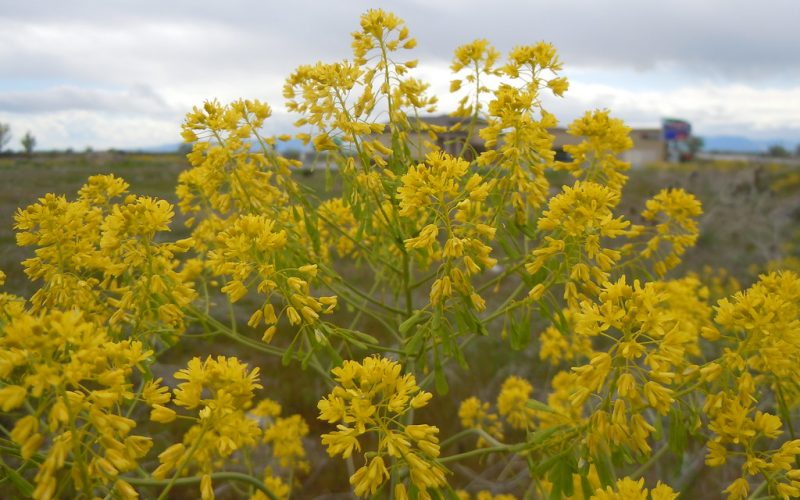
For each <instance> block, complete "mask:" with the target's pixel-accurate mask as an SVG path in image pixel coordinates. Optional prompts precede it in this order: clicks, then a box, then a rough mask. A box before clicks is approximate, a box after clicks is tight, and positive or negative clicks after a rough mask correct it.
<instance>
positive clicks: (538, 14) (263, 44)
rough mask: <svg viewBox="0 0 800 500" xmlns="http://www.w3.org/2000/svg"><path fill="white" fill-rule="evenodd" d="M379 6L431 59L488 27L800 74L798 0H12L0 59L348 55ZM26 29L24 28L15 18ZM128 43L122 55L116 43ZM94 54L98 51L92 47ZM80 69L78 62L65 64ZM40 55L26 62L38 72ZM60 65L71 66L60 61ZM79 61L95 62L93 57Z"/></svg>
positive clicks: (571, 57)
mask: <svg viewBox="0 0 800 500" xmlns="http://www.w3.org/2000/svg"><path fill="white" fill-rule="evenodd" d="M374 5H383V6H384V7H385V8H388V9H391V10H394V11H395V12H397V14H398V15H400V16H401V17H403V18H405V19H406V21H407V22H408V24H409V26H410V27H411V29H412V32H413V33H415V34H416V35H417V36H418V38H419V39H420V50H421V51H422V52H420V53H421V54H422V55H423V56H425V57H437V58H442V59H445V60H447V59H449V58H450V56H451V53H452V50H453V49H454V48H455V46H456V45H459V44H461V43H465V42H468V41H470V40H472V39H474V38H478V37H485V38H488V39H490V40H491V41H493V42H494V43H495V44H496V45H497V46H498V47H500V48H501V49H504V50H507V49H509V48H511V47H512V46H514V45H517V44H522V43H531V42H535V41H538V40H541V39H544V40H549V41H552V42H554V43H555V44H556V45H557V47H558V48H559V49H560V50H561V52H562V54H563V58H564V59H565V60H566V61H567V62H569V63H570V64H576V65H594V66H608V65H612V66H619V67H632V68H638V69H641V70H646V69H648V68H652V67H654V66H656V65H658V64H663V63H668V64H675V65H678V66H681V67H684V68H686V69H687V70H690V71H693V72H696V73H698V74H702V75H711V76H714V77H719V78H747V79H753V80H758V79H760V78H763V77H764V76H766V75H775V74H785V75H788V76H797V75H798V74H800V58H798V57H797V54H796V49H797V47H798V46H800V30H797V29H796V19H797V14H798V6H797V4H796V2H794V1H793V0H770V1H765V2H752V1H743V0H704V1H702V2H697V1H694V0H671V1H669V2H646V1H645V2H643V1H640V0H612V1H602V2H601V1H595V0H562V1H559V2H542V1H528V2H525V1H502V0H500V1H495V2H492V3H491V4H488V3H486V2H483V1H480V2H479V1H475V0H468V1H443V2H431V3H424V2H416V1H405V2H388V1H383V2H369V3H367V2H356V1H354V2H312V1H310V0H305V1H303V0H298V1H294V2H281V3H278V2H244V1H230V2H227V3H226V5H225V7H224V8H222V7H221V6H220V4H218V3H212V2H206V3H203V2H196V1H194V2H187V1H182V0H179V1H170V2H161V1H153V0H145V1H139V2H135V3H134V2H127V3H120V2H95V1H88V0H79V1H72V2H60V1H58V0H51V1H43V2H16V3H14V4H12V5H10V6H6V7H5V8H4V19H3V22H2V25H0V27H2V28H3V29H1V30H0V33H5V34H4V35H0V41H2V42H3V43H2V45H0V47H1V46H5V47H6V49H4V50H3V49H0V61H2V60H3V59H7V58H8V57H10V55H9V54H10V51H11V50H13V51H14V53H15V54H16V55H17V56H16V57H14V59H15V60H16V62H17V63H22V62H23V61H21V59H24V57H23V56H24V55H26V53H27V56H30V57H31V59H32V60H34V61H35V60H36V59H37V58H38V57H42V56H43V55H44V53H45V52H47V51H52V50H56V51H59V50H67V51H69V47H68V46H62V47H60V48H59V47H58V46H57V45H56V46H52V45H49V44H48V45H45V44H46V43H47V42H56V43H57V42H58V41H59V39H61V40H64V41H66V42H68V43H69V44H70V45H72V44H75V43H77V44H79V45H80V44H84V45H86V46H87V47H86V48H87V49H88V50H89V52H88V53H86V55H87V56H94V55H96V53H98V52H102V51H107V53H108V54H109V56H110V57H119V58H126V57H127V56H131V57H133V61H132V62H136V63H145V67H147V65H146V62H147V61H146V59H147V58H146V57H143V56H144V55H147V54H149V55H150V56H151V57H153V56H155V57H156V58H157V59H158V60H162V61H163V60H168V61H170V62H171V63H173V64H174V65H175V66H174V69H175V70H177V71H183V70H185V69H189V67H194V70H195V71H198V72H200V73H201V74H202V73H204V72H205V70H207V69H211V68H214V67H216V68H229V67H230V66H231V64H232V63H236V64H242V63H247V65H249V66H251V67H252V66H257V67H261V68H263V67H264V66H265V65H268V66H269V67H270V68H271V69H273V70H279V71H284V72H285V71H287V70H288V69H291V67H293V66H295V65H297V64H300V63H302V62H312V61H314V60H316V59H318V58H323V59H327V58H333V57H345V56H347V55H348V53H349V50H348V46H349V40H348V38H347V34H348V33H349V32H350V31H352V30H354V29H355V28H357V27H358V16H359V14H360V13H361V12H362V11H363V10H365V9H366V8H368V7H371V6H374ZM20 26H23V27H25V28H27V29H26V33H25V36H24V37H22V38H20V37H17V35H16V33H17V32H18V30H19V27H20ZM113 49H126V51H127V52H126V53H116V54H115V53H113ZM87 59H90V60H91V59H92V57H87ZM66 63H68V64H67V65H68V66H73V65H74V66H78V67H79V68H80V67H81V64H80V62H79V61H75V62H72V63H69V62H68V61H62V64H61V65H56V68H54V69H58V66H63V65H64V64H66ZM37 67H40V66H39V65H37V64H32V65H25V64H22V67H21V68H20V69H21V70H22V71H30V72H32V73H34V74H35V73H37ZM61 69H62V70H63V69H65V68H63V67H62V68H61ZM82 69H83V70H84V71H87V70H89V68H87V67H86V66H85V65H83V67H82Z"/></svg>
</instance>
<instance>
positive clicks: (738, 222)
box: [0, 153, 800, 498]
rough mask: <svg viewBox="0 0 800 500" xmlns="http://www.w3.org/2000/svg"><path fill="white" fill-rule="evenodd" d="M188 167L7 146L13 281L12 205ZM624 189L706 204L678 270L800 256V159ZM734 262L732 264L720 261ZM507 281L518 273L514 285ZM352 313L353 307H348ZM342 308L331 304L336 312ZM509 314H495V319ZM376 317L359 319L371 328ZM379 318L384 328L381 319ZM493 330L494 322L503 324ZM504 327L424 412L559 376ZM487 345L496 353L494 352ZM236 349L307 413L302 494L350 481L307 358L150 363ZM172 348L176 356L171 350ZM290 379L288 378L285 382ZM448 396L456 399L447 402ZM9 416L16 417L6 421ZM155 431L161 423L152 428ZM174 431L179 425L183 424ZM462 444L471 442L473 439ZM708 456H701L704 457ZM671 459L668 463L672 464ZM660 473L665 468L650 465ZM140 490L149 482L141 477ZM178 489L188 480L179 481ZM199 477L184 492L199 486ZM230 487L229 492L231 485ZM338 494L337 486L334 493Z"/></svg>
mask: <svg viewBox="0 0 800 500" xmlns="http://www.w3.org/2000/svg"><path fill="white" fill-rule="evenodd" d="M187 168H189V165H188V163H187V161H186V159H185V158H184V157H183V156H180V155H145V154H125V153H90V154H71V155H36V156H34V157H32V158H27V157H0V186H2V188H0V189H2V197H0V200H2V201H1V202H0V243H1V244H2V251H1V253H0V269H2V270H3V271H5V272H6V274H7V280H6V286H5V290H6V291H7V292H10V293H17V294H20V295H23V296H27V295H30V293H32V291H34V290H35V288H36V285H35V284H32V283H31V282H30V281H28V280H27V279H26V278H25V276H24V274H23V273H22V266H21V262H22V261H23V260H24V259H26V258H29V257H31V256H32V253H31V251H30V249H28V248H20V247H18V246H16V245H15V243H14V232H13V230H12V226H13V224H14V222H13V218H14V214H15V212H16V211H17V209H18V208H21V207H25V206H27V205H29V204H32V203H35V202H36V200H37V199H38V198H39V197H41V196H44V195H45V194H46V193H56V194H64V195H66V196H68V197H74V196H75V193H76V192H77V190H78V189H79V188H80V186H82V185H83V184H84V183H85V181H86V179H87V178H88V177H89V176H90V175H95V174H114V175H115V176H118V177H121V178H123V179H125V180H126V181H128V182H129V183H130V185H131V188H130V190H131V192H134V193H137V194H141V195H146V196H153V197H157V198H162V199H165V200H168V201H169V202H170V203H173V204H174V203H176V202H177V198H176V196H175V193H174V188H175V186H176V183H177V178H178V174H179V173H180V172H181V171H183V170H185V169H187ZM629 174H630V179H629V181H628V184H627V186H626V188H625V190H624V192H623V198H622V201H621V203H620V206H619V213H623V214H625V215H626V217H628V218H630V219H631V220H633V221H634V222H635V221H638V220H641V217H640V213H641V210H642V207H644V204H645V200H647V199H649V198H650V197H652V196H653V195H655V194H656V193H657V192H658V191H659V190H660V189H662V188H663V187H665V186H669V187H674V188H685V189H686V190H687V191H690V192H692V193H694V194H695V195H696V196H697V197H698V198H699V199H700V201H701V202H702V204H703V206H704V209H705V211H704V213H703V215H702V216H700V218H699V221H698V222H699V225H700V237H699V239H698V241H697V244H696V246H695V247H694V248H691V249H689V250H688V251H687V253H686V254H685V256H684V258H683V263H682V264H681V265H680V266H679V267H678V268H676V269H674V270H673V271H671V273H670V275H674V276H683V275H686V274H687V273H696V274H697V275H699V276H703V277H704V279H706V280H708V282H709V283H711V282H714V283H717V284H719V285H720V286H724V283H726V280H728V279H730V278H734V279H735V280H737V281H738V282H739V284H740V285H741V286H742V287H743V288H744V287H747V286H749V285H750V284H751V283H753V282H754V281H755V279H756V278H757V276H758V274H759V273H760V272H763V271H765V270H766V269H767V268H769V267H770V266H775V265H777V263H778V262H781V261H782V262H784V265H789V266H792V262H793V261H792V259H793V258H795V257H797V250H796V249H797V242H798V241H797V238H798V236H800V234H798V233H799V232H798V227H800V224H798V222H799V221H800V183H799V182H797V180H798V178H799V177H798V170H797V167H793V166H785V165H784V166H753V165H745V164H732V163H727V164H726V163H720V164H714V163H709V162H705V163H694V164H681V165H667V164H665V165H656V166H650V167H645V168H638V169H633V170H631V171H630V172H629ZM337 175H338V174H337V173H329V174H327V175H326V173H325V172H323V171H317V172H315V173H312V174H296V177H297V179H298V180H299V181H300V182H301V183H302V184H303V185H304V186H305V188H308V189H310V190H313V191H314V192H316V193H318V195H319V199H323V200H324V199H327V198H330V197H332V196H338V195H340V194H341V183H340V182H339V181H338V179H337V178H336V176H337ZM551 182H552V183H553V189H556V188H557V187H558V186H559V183H566V182H569V179H568V178H567V177H565V176H564V175H561V174H551ZM185 219H186V217H185V216H183V215H181V214H180V213H178V214H177V217H176V220H175V221H174V222H173V223H172V225H171V231H172V233H174V234H173V236H170V238H169V239H170V240H174V239H178V238H181V237H184V236H186V235H188V234H189V231H188V229H186V228H185V227H183V222H184V221H185ZM724 270H726V272H723V271H724ZM350 276H351V277H352V279H353V280H354V281H353V284H354V285H355V286H356V287H358V288H360V289H367V288H369V283H368V282H366V280H368V279H369V274H368V273H363V272H361V271H359V268H358V267H356V268H352V269H351V271H350ZM506 286H510V285H506ZM224 301H225V299H224V296H221V295H218V296H217V297H216V299H215V302H218V303H222V302H224ZM237 306H238V307H237V309H236V311H237V314H238V315H239V316H240V321H241V322H242V323H245V322H247V318H248V316H249V314H250V312H249V311H250V310H252V308H254V307H258V305H257V304H256V303H254V302H252V301H249V300H244V301H242V302H240V303H238V304H237ZM343 317H346V315H344V316H343ZM337 320H338V318H337V317H336V316H334V319H333V320H332V321H333V322H335V321H337ZM544 326H545V324H544V323H542V322H541V320H536V321H534V323H533V325H532V327H531V328H532V329H533V332H534V337H535V336H536V334H537V331H539V330H541V329H543V328H544ZM501 327H502V325H501V324H499V323H495V328H498V329H499V328H501ZM369 328H370V325H369V323H365V324H363V326H362V329H364V331H370V330H369ZM375 328H377V329H381V328H382V327H381V326H380V325H375ZM495 333H496V332H495ZM506 342H507V341H506V340H505V339H501V338H500V337H499V336H498V335H490V336H489V337H487V338H482V339H478V340H477V341H476V342H474V343H473V344H472V345H471V346H468V347H467V349H466V351H465V352H466V358H467V359H480V362H478V363H477V364H475V363H473V364H471V366H470V367H469V368H468V369H463V368H458V367H450V368H448V378H449V379H450V380H451V393H450V397H449V400H447V401H445V400H443V401H442V402H439V403H436V402H434V404H433V405H432V406H431V407H430V409H426V410H425V411H424V412H422V414H423V415H424V416H425V417H426V421H428V422H430V423H432V424H435V425H437V426H438V427H439V428H442V429H455V428H458V427H459V422H458V418H457V416H456V408H454V407H453V406H452V405H453V403H452V401H460V400H463V399H466V398H468V397H469V396H473V395H477V396H479V397H481V398H482V399H488V400H491V399H492V395H493V394H496V393H497V392H498V389H499V387H500V385H501V384H502V382H503V380H504V379H505V378H506V377H507V376H508V375H511V374H517V375H522V376H525V377H527V378H528V380H530V381H531V382H532V384H533V386H534V394H540V390H541V388H542V386H543V385H544V383H545V381H546V380H548V379H549V378H551V377H552V372H551V371H550V370H551V368H550V367H549V365H547V366H546V365H543V364H541V363H540V362H538V361H532V360H537V359H538V349H539V348H540V346H539V344H538V343H537V342H536V341H534V342H533V343H531V344H530V345H529V346H528V347H527V348H525V349H523V350H520V351H514V350H509V349H507V348H504V345H505V344H506ZM487 353H488V355H487ZM218 354H223V355H227V356H237V357H239V358H240V359H242V360H243V361H247V362H249V363H251V364H252V365H256V366H260V367H261V369H262V375H263V376H262V379H261V380H262V383H263V385H264V387H265V392H267V393H268V394H269V395H270V397H271V398H273V399H275V400H277V401H280V402H281V403H282V404H283V405H284V408H285V412H287V413H295V412H300V413H301V414H302V416H303V417H304V418H305V420H306V421H307V422H308V423H309V425H310V430H311V432H310V436H309V437H306V438H305V439H304V444H305V446H306V447H307V450H308V456H309V457H310V460H311V463H312V467H311V473H310V474H309V475H308V476H306V477H305V478H304V479H303V481H302V487H301V488H300V489H299V490H298V491H297V494H298V495H299V498H305V497H307V496H311V495H320V494H321V493H322V492H324V491H339V492H340V493H341V495H343V496H346V492H347V485H346V482H342V476H341V472H342V471H341V468H340V466H339V465H336V464H332V463H330V462H327V464H326V465H324V466H318V465H317V464H325V463H326V462H325V459H324V457H325V452H324V450H323V448H321V447H320V444H319V441H318V438H316V437H315V436H318V435H319V434H322V433H324V432H325V431H326V428H327V425H326V424H324V423H321V422H319V421H318V420H317V419H316V417H317V414H316V412H315V411H309V410H310V409H313V408H315V406H316V400H317V399H318V398H319V395H320V394H323V393H324V392H325V384H323V383H322V382H321V381H320V380H319V379H318V378H317V377H315V376H313V374H309V373H307V372H306V371H304V370H301V369H299V367H298V366H297V365H296V364H291V365H289V366H282V365H281V363H280V361H279V360H278V359H276V358H274V357H269V356H265V355H263V354H260V353H258V352H254V351H252V350H250V349H248V348H246V347H242V346H241V345H240V344H236V343H231V342H230V341H229V340H228V339H225V338H216V337H212V338H210V339H209V338H205V337H203V336H202V335H199V336H198V337H197V338H196V339H195V340H191V341H188V342H181V343H180V344H178V345H177V346H175V347H173V348H172V349H171V350H170V351H169V352H166V353H162V359H163V361H160V362H158V363H157V364H156V365H154V366H153V368H152V369H153V371H154V372H155V373H156V374H157V375H158V376H162V377H164V378H165V380H166V381H167V383H168V385H173V384H174V383H176V381H175V379H174V378H172V373H174V372H175V371H177V370H178V369H179V368H180V367H181V366H185V363H186V362H187V361H188V360H189V359H190V358H191V357H192V356H195V355H198V356H206V355H213V356H215V355H218ZM167 360H168V361H167ZM287 381H290V382H289V383H287ZM448 401H449V402H448ZM5 425H8V422H6V423H5ZM153 431H154V432H158V431H157V428H155V427H154V428H153ZM171 432H176V431H175V430H173V431H171ZM179 436H180V434H176V435H173V434H170V435H169V436H165V439H167V440H169V441H174V440H176V439H178V438H179ZM463 451H466V449H464V450H463ZM702 456H703V451H702V450H699V451H695V452H694V455H689V456H687V458H686V461H687V462H690V463H691V466H690V467H684V472H683V474H682V475H681V476H680V478H679V479H680V482H681V484H680V486H681V487H682V489H683V491H684V494H685V495H686V496H685V498H698V497H699V496H698V495H702V497H703V498H712V497H713V496H714V495H715V490H714V487H713V486H712V487H709V486H708V485H706V486H704V482H703V481H701V480H699V479H698V478H700V479H702V477H703V475H704V474H706V473H707V470H706V468H704V466H703V463H702ZM698 457H700V461H698ZM468 465H471V466H472V468H468V467H464V466H462V465H459V464H456V465H455V466H454V467H453V468H452V471H453V473H454V474H455V477H456V478H457V481H460V482H462V483H463V482H464V481H466V484H468V485H472V486H473V487H474V486H475V485H477V486H481V485H484V486H486V487H487V488H490V489H491V488H495V489H496V488H497V487H498V484H499V485H500V486H501V487H508V488H510V489H511V490H512V491H513V490H514V483H513V481H511V482H507V483H503V482H500V483H496V482H494V481H493V480H491V479H490V475H491V473H495V474H496V473H497V472H499V471H498V470H492V469H488V470H487V475H486V477H483V476H478V477H477V478H476V477H474V473H473V472H472V470H473V469H474V468H475V467H476V466H479V462H472V463H469V462H468ZM501 465H503V467H506V468H511V469H512V470H515V469H514V467H517V466H518V465H519V464H517V466H515V465H514V464H513V462H512V463H511V464H508V463H505V464H504V463H501ZM668 466H669V465H668V464H667V465H662V467H668ZM653 472H654V473H656V476H657V477H659V475H660V474H662V473H663V472H662V471H660V470H659V469H655V470H654V471H653ZM142 491H145V492H146V491H147V489H146V488H145V489H143V490H142ZM175 491H176V492H180V491H183V490H181V489H180V487H178V488H177V489H176V490H175ZM191 491H193V490H191V489H188V490H186V491H185V492H184V493H181V494H186V495H191V494H192V493H191ZM226 492H227V493H226ZM217 494H218V495H220V494H221V496H222V497H225V496H226V495H228V496H230V495H234V496H235V490H226V489H225V488H224V487H223V489H222V490H218V491H217ZM334 497H337V495H336V494H332V495H330V498H334Z"/></svg>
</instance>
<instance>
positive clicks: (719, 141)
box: [701, 135, 798, 153]
mask: <svg viewBox="0 0 800 500" xmlns="http://www.w3.org/2000/svg"><path fill="white" fill-rule="evenodd" d="M701 137H702V138H703V151H708V152H712V151H718V152H724V153H764V152H766V151H767V149H769V148H770V146H776V145H777V146H783V147H784V148H786V149H787V150H788V151H789V152H794V150H795V148H797V145H798V142H792V141H789V140H786V139H750V138H749V137H744V136H739V135H715V136H714V135H712V136H701Z"/></svg>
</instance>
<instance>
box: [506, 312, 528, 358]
mask: <svg viewBox="0 0 800 500" xmlns="http://www.w3.org/2000/svg"><path fill="white" fill-rule="evenodd" d="M509 325H510V326H511V330H510V332H509V333H510V335H509V340H510V343H511V348H512V349H514V350H515V351H521V350H522V349H524V348H525V347H526V346H527V345H528V344H529V343H530V342H531V322H530V318H529V317H528V315H527V314H526V315H524V316H523V317H522V318H520V319H516V318H513V317H512V318H511V321H509Z"/></svg>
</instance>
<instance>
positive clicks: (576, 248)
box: [525, 181, 630, 307]
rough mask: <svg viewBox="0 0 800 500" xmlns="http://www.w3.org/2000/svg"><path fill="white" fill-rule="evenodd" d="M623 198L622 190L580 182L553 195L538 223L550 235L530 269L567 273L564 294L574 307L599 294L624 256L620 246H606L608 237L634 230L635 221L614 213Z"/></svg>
mask: <svg viewBox="0 0 800 500" xmlns="http://www.w3.org/2000/svg"><path fill="white" fill-rule="evenodd" d="M618 203H619V193H618V192H616V191H614V190H613V189H611V188H609V187H606V186H604V185H602V184H597V183H594V182H591V181H578V182H576V183H575V185H574V186H572V187H569V186H564V189H563V191H562V192H561V193H560V194H557V195H556V196H554V197H552V198H551V199H550V201H549V203H548V208H547V210H545V211H544V212H543V213H542V216H541V218H540V219H539V221H538V223H537V226H538V229H539V230H540V231H541V232H542V233H543V234H545V236H544V237H543V241H542V243H541V245H540V246H539V248H537V249H536V250H534V251H533V253H532V255H533V260H532V261H531V262H529V263H527V264H526V265H525V269H526V270H527V271H528V273H530V274H532V275H535V274H536V273H538V272H539V270H540V269H543V268H545V269H547V271H548V275H549V276H550V277H551V278H550V279H551V280H552V279H556V277H558V276H564V279H566V286H565V289H564V299H565V300H566V301H567V304H569V305H570V306H571V307H575V306H576V305H577V303H578V301H580V300H581V299H586V298H589V297H593V296H596V295H597V294H598V293H599V285H602V284H603V283H604V282H606V281H607V280H608V279H609V276H610V272H611V270H612V269H613V268H614V266H615V265H616V264H617V262H618V261H619V259H620V257H621V254H620V252H619V251H618V250H614V249H611V248H608V247H603V245H602V239H603V238H606V239H613V238H617V237H619V236H626V235H627V234H628V230H627V228H628V226H629V225H630V222H629V221H626V220H624V218H623V217H622V216H619V217H614V213H613V210H614V208H615V207H616V206H617V204H618ZM542 286H544V285H542ZM539 288H541V287H539ZM539 288H534V289H533V290H531V295H532V297H533V298H537V296H540V295H541V291H540V290H539Z"/></svg>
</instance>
